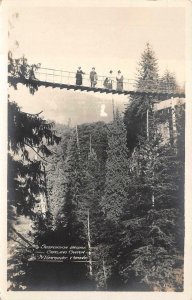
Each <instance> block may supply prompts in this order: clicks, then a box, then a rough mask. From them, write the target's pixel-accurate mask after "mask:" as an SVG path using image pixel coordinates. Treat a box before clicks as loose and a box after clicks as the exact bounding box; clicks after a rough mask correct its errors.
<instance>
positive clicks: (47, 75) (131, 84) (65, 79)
mask: <svg viewBox="0 0 192 300" xmlns="http://www.w3.org/2000/svg"><path fill="white" fill-rule="evenodd" d="M35 77H36V78H37V79H38V80H40V81H45V82H53V83H60V84H67V85H76V73H75V72H69V71H64V70H57V69H50V68H40V69H38V70H37V71H36V72H35ZM106 77H107V76H101V75H98V80H97V84H96V86H95V87H96V88H105V86H104V81H105V79H106ZM110 78H111V80H112V89H114V90H115V89H116V88H117V81H116V77H110ZM82 86H85V87H90V86H91V82H90V78H89V74H83V80H82ZM123 90H124V91H140V92H142V91H146V92H157V93H158V92H159V93H172V92H175V93H180V92H183V89H181V88H180V87H177V88H175V86H173V84H172V83H169V84H165V83H162V82H160V81H159V82H156V83H155V84H154V81H150V80H144V81H143V83H142V82H141V81H140V82H139V83H138V82H137V81H136V80H135V79H126V78H124V80H123Z"/></svg>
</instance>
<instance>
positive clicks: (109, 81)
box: [76, 67, 124, 91]
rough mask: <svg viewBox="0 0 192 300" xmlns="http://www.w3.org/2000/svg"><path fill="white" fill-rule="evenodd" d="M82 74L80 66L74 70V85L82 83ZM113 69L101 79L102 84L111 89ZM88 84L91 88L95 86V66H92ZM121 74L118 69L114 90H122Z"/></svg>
mask: <svg viewBox="0 0 192 300" xmlns="http://www.w3.org/2000/svg"><path fill="white" fill-rule="evenodd" d="M83 74H85V73H84V72H83V71H82V69H81V67H79V68H78V70H77V72H76V85H82V84H83ZM112 74H113V71H112V70H110V72H109V75H108V76H107V77H106V78H105V80H104V81H103V86H104V87H105V88H106V89H109V90H112V89H113V83H114V77H112ZM89 79H90V85H91V87H92V88H95V87H96V85H97V81H98V75H97V72H96V71H95V68H92V70H91V72H90V75H89ZM123 79H124V78H123V75H122V74H121V71H120V70H119V71H118V73H117V76H116V90H117V91H123Z"/></svg>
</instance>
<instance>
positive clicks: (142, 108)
mask: <svg viewBox="0 0 192 300" xmlns="http://www.w3.org/2000/svg"><path fill="white" fill-rule="evenodd" d="M158 79H159V75H158V62H157V59H156V57H155V53H154V51H153V50H152V47H151V46H150V45H149V43H147V45H146V48H145V50H144V52H143V53H142V55H141V60H140V62H139V66H138V74H137V84H136V90H137V91H138V92H139V91H142V93H135V94H134V95H131V96H130V103H129V105H128V107H127V108H126V110H125V116H124V122H125V125H126V129H127V145H128V148H129V149H130V150H131V151H133V149H134V147H135V146H136V145H137V143H138V137H139V135H141V136H143V137H146V136H147V132H146V131H147V111H148V113H149V114H150V113H151V109H152V102H153V101H154V100H155V99H156V97H157V96H154V95H148V92H156V91H157V87H158Z"/></svg>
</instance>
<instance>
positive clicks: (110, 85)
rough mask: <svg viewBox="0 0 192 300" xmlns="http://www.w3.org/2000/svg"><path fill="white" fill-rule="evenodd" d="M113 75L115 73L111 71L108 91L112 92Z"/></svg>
mask: <svg viewBox="0 0 192 300" xmlns="http://www.w3.org/2000/svg"><path fill="white" fill-rule="evenodd" d="M112 74H113V71H112V70H110V72H109V76H108V89H110V90H112V88H113V80H112Z"/></svg>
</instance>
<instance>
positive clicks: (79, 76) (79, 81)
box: [76, 67, 85, 85]
mask: <svg viewBox="0 0 192 300" xmlns="http://www.w3.org/2000/svg"><path fill="white" fill-rule="evenodd" d="M82 74H85V73H84V72H83V71H82V70H81V67H79V68H78V70H77V73H76V85H82V83H83V76H82Z"/></svg>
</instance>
